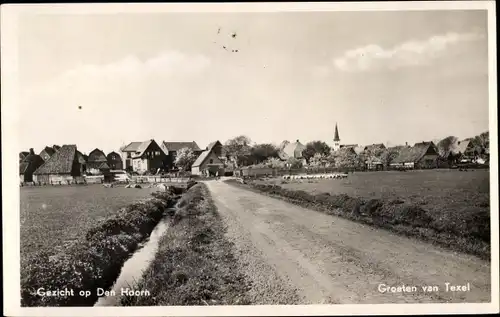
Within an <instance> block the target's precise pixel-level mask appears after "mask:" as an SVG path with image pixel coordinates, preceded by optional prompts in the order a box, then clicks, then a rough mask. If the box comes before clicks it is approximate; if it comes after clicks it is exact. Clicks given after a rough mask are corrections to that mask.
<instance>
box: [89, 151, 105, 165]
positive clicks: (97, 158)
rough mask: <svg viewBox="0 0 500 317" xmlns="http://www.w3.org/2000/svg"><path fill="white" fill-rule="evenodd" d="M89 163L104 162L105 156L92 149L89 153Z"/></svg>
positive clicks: (101, 152)
mask: <svg viewBox="0 0 500 317" xmlns="http://www.w3.org/2000/svg"><path fill="white" fill-rule="evenodd" d="M88 160H89V162H106V161H107V159H106V154H104V152H103V151H101V150H99V149H94V150H92V152H90V153H89V159H88Z"/></svg>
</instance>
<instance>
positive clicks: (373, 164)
mask: <svg viewBox="0 0 500 317" xmlns="http://www.w3.org/2000/svg"><path fill="white" fill-rule="evenodd" d="M385 149H386V147H385V145H384V144H383V143H378V144H371V145H367V146H365V147H364V149H363V154H364V155H365V157H366V160H365V166H366V168H367V169H369V170H382V169H383V168H384V163H383V162H382V158H381V154H382V152H383V151H384V150H385Z"/></svg>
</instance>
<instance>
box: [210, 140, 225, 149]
mask: <svg viewBox="0 0 500 317" xmlns="http://www.w3.org/2000/svg"><path fill="white" fill-rule="evenodd" d="M215 145H220V146H222V143H220V142H219V141H218V140H217V141H214V142H211V143H210V144H209V145H208V146H207V150H208V151H211V150H212V149H213V148H214V146H215Z"/></svg>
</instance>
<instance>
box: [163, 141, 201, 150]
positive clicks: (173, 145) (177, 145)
mask: <svg viewBox="0 0 500 317" xmlns="http://www.w3.org/2000/svg"><path fill="white" fill-rule="evenodd" d="M163 146H164V147H165V148H166V149H167V150H168V151H179V150H180V149H183V148H189V149H192V150H193V151H199V150H200V148H199V147H198V144H196V142H195V141H192V142H165V141H163Z"/></svg>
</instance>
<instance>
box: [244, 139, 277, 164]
mask: <svg viewBox="0 0 500 317" xmlns="http://www.w3.org/2000/svg"><path fill="white" fill-rule="evenodd" d="M250 152H251V156H252V160H253V161H254V163H256V164H258V163H262V162H264V161H266V160H268V159H270V158H277V157H278V149H277V148H276V147H275V146H274V145H272V144H269V143H264V144H257V145H255V146H254V147H252V148H251V150H250Z"/></svg>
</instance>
